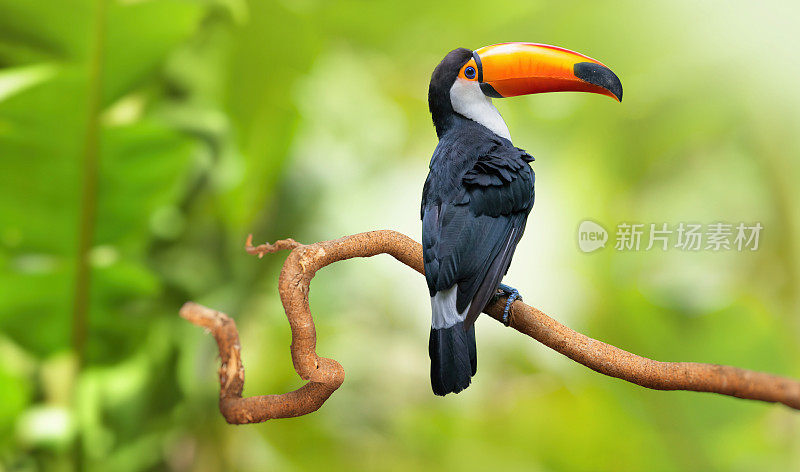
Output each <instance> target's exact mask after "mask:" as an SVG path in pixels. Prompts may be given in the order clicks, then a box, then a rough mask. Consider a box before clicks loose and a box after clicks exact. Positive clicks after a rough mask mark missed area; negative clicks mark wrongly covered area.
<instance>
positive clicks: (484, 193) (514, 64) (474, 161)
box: [422, 43, 622, 395]
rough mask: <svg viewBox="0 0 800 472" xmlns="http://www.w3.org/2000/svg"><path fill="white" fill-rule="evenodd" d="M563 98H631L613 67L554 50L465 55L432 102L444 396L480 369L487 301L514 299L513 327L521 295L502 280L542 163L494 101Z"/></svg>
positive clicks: (435, 344) (509, 46)
mask: <svg viewBox="0 0 800 472" xmlns="http://www.w3.org/2000/svg"><path fill="white" fill-rule="evenodd" d="M559 91H578V92H592V93H599V94H602V95H607V96H609V97H612V98H615V99H616V100H619V101H621V100H622V84H621V83H620V81H619V78H617V76H616V75H615V74H614V73H613V72H611V70H610V69H608V68H607V67H606V66H604V65H603V64H601V63H600V62H598V61H596V60H594V59H592V58H589V57H587V56H584V55H582V54H578V53H576V52H573V51H569V50H567V49H562V48H558V47H554V46H547V45H544V44H532V43H504V44H495V45H493V46H487V47H484V48H481V49H478V50H476V51H472V50H469V49H464V48H459V49H455V50H453V51H450V53H448V54H447V56H445V58H444V59H443V60H442V62H441V63H440V64H439V65H438V66H437V67H436V69H435V70H434V71H433V74H432V75H431V83H430V88H429V91H428V105H429V107H430V112H431V116H432V117H433V124H434V126H435V128H436V134H437V136H438V137H439V144H438V146H436V150H435V151H434V153H433V158H432V159H431V163H430V173H429V174H428V178H427V180H426V181H425V187H424V189H423V191H422V247H423V257H424V262H425V278H426V279H427V282H428V289H429V291H430V296H431V307H432V311H433V319H432V322H431V337H430V342H429V346H428V348H429V353H430V357H431V386H432V387H433V393H435V394H436V395H446V394H448V393H451V392H452V393H458V392H460V391H461V390H463V389H465V388H466V387H467V386H469V384H470V381H471V378H472V376H473V375H475V371H476V368H477V354H476V346H475V326H474V323H475V319H476V318H477V317H478V315H479V314H480V313H481V312H482V311H483V309H484V307H485V306H486V304H487V303H488V302H489V301H490V300H491V299H492V297H494V296H495V295H498V296H500V295H503V294H504V295H505V296H506V297H507V303H506V307H505V311H504V313H503V320H504V321H505V322H506V323H507V322H508V311H509V309H510V307H511V303H512V302H513V301H514V299H515V298H517V297H519V292H518V291H517V290H516V289H513V288H511V287H508V286H506V285H503V284H501V283H500V282H501V280H502V278H503V276H504V275H505V274H506V272H507V271H508V267H509V265H510V264H511V258H512V256H513V255H514V249H515V248H516V246H517V244H518V243H519V240H520V238H521V237H522V233H523V231H525V223H526V221H527V219H528V214H529V213H530V211H531V208H532V207H533V199H534V189H533V185H534V174H533V171H532V170H531V167H530V165H529V162H531V161H533V157H531V156H530V155H529V154H528V153H527V152H525V151H523V150H522V149H520V148H517V147H515V146H514V145H513V144H511V135H510V134H509V131H508V127H507V126H506V123H505V121H503V118H502V117H501V116H500V113H499V112H498V111H497V109H496V108H495V107H494V105H493V104H492V98H503V97H513V96H517V95H526V94H532V93H543V92H559ZM498 290H499V291H500V292H498Z"/></svg>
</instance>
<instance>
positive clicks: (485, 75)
mask: <svg viewBox="0 0 800 472" xmlns="http://www.w3.org/2000/svg"><path fill="white" fill-rule="evenodd" d="M472 55H473V58H474V59H475V63H476V64H477V69H478V82H480V87H481V90H483V93H484V94H485V95H488V96H490V97H496V98H502V97H514V96H517V95H527V94H531V93H545V92H591V93H599V94H601V95H607V96H609V97H611V98H614V99H616V100H617V101H620V102H621V101H622V83H621V82H620V81H619V78H618V77H617V76H616V74H614V73H613V72H611V69H609V68H608V67H606V66H605V65H603V64H602V63H601V62H599V61H596V60H594V59H592V58H591V57H587V56H584V55H583V54H579V53H577V52H573V51H570V50H568V49H563V48H559V47H555V46H548V45H546V44H534V43H503V44H495V45H492V46H486V47H484V48H481V49H478V50H477V51H475V52H473V53H472Z"/></svg>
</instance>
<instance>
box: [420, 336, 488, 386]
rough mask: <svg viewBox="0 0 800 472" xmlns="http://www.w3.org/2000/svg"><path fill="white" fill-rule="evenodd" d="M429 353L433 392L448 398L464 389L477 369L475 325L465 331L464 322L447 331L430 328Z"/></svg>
mask: <svg viewBox="0 0 800 472" xmlns="http://www.w3.org/2000/svg"><path fill="white" fill-rule="evenodd" d="M428 353H429V354H430V356H431V386H432V387H433V393H435V394H436V395H447V394H448V393H451V392H452V393H458V392H460V391H462V390H464V389H465V388H467V387H468V386H469V383H470V379H471V378H472V376H473V375H475V371H476V370H477V368H478V354H477V351H476V347H475V325H472V326H470V328H469V329H467V330H465V329H464V323H463V322H458V323H456V324H455V325H453V326H450V327H449V328H439V329H437V328H431V339H430V342H429V343H428Z"/></svg>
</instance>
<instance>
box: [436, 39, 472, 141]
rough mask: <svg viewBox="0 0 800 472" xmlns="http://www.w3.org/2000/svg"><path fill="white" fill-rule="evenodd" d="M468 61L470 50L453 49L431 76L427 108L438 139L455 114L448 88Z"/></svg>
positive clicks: (470, 54)
mask: <svg viewBox="0 0 800 472" xmlns="http://www.w3.org/2000/svg"><path fill="white" fill-rule="evenodd" d="M470 59H472V50H471V49H466V48H458V49H453V50H452V51H450V52H449V53H447V55H446V56H445V57H444V59H442V62H440V63H439V65H438V66H436V69H434V70H433V74H431V84H430V87H429V88H428V108H429V109H430V111H431V117H432V118H433V125H434V126H435V127H436V134H437V136H439V137H441V136H442V134H443V133H444V132H445V130H446V129H447V128H448V127H449V121H450V120H452V119H453V115H454V114H455V111H453V104H452V103H451V102H450V88H451V87H452V86H453V84H454V83H455V81H456V77H458V72H459V71H460V70H461V67H462V66H463V65H464V64H466V63H467V61H469V60H470Z"/></svg>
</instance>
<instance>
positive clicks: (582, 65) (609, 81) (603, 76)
mask: <svg viewBox="0 0 800 472" xmlns="http://www.w3.org/2000/svg"><path fill="white" fill-rule="evenodd" d="M572 72H573V74H575V77H577V78H579V79H581V80H582V81H584V82H589V83H590V84H593V85H597V86H598V87H603V88H604V89H606V90H608V91H609V92H611V93H612V94H614V96H615V97H617V100H619V101H620V102H621V101H622V82H620V81H619V77H617V75H616V74H614V73H613V72H611V69H609V68H608V67H603V66H601V65H600V64H595V63H594V62H579V63H577V64H575V66H574V67H573V69H572Z"/></svg>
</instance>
